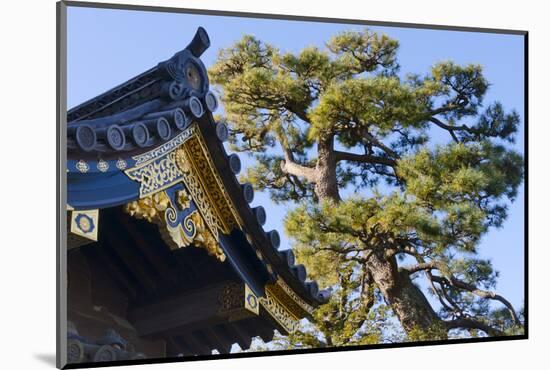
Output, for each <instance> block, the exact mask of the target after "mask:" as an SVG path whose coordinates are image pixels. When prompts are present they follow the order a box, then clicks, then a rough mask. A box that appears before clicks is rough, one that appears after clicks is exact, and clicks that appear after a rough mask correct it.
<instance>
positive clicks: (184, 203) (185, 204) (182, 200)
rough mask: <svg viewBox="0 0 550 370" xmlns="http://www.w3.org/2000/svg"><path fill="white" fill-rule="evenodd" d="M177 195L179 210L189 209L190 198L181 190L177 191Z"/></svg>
mask: <svg viewBox="0 0 550 370" xmlns="http://www.w3.org/2000/svg"><path fill="white" fill-rule="evenodd" d="M176 195H177V201H178V205H179V206H180V207H181V209H185V208H189V205H191V198H190V197H189V194H187V192H186V191H185V190H184V189H182V190H180V191H178V193H177V194H176Z"/></svg>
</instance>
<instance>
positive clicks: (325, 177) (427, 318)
mask: <svg viewBox="0 0 550 370" xmlns="http://www.w3.org/2000/svg"><path fill="white" fill-rule="evenodd" d="M317 152H318V160H317V166H316V173H317V181H316V183H315V194H316V195H317V197H318V198H319V200H325V201H326V200H331V201H333V202H336V203H338V202H339V201H340V200H341V198H340V194H339V191H338V182H337V176H336V164H337V161H336V156H335V153H334V138H333V137H331V138H329V139H326V140H322V141H319V143H318V146H317ZM366 265H367V269H368V271H369V272H370V274H371V276H372V279H373V281H374V284H375V285H376V286H377V287H378V288H379V289H380V291H381V293H382V295H383V296H384V299H385V300H386V302H387V303H388V304H389V305H390V307H391V308H392V310H393V311H394V313H395V314H396V315H397V317H398V318H399V321H400V322H401V325H402V326H403V329H404V330H405V331H406V332H407V334H409V333H411V331H413V330H419V331H420V332H426V333H428V332H430V331H433V330H432V329H434V328H436V327H437V325H439V324H441V323H442V320H441V319H440V318H439V316H438V315H437V314H436V313H435V311H434V310H433V308H432V306H431V305H430V303H429V302H428V300H427V299H426V296H425V295H424V293H423V292H422V291H421V290H420V288H418V287H417V286H416V285H414V284H413V282H412V281H411V279H410V277H409V275H408V274H406V273H404V272H403V273H402V272H400V271H399V268H398V266H397V260H396V259H395V257H394V256H392V257H387V256H384V253H383V251H375V252H374V253H372V254H371V255H370V257H369V259H368V260H367V263H366ZM443 335H446V334H443Z"/></svg>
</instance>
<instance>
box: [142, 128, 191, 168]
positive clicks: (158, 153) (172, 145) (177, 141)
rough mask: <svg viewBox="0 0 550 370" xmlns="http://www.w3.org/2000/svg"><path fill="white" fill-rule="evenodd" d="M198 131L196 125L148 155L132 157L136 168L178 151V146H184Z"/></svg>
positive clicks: (147, 153)
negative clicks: (175, 150)
mask: <svg viewBox="0 0 550 370" xmlns="http://www.w3.org/2000/svg"><path fill="white" fill-rule="evenodd" d="M196 131H197V128H196V127H195V125H192V126H190V127H189V128H188V129H187V130H185V131H183V132H182V133H181V134H179V135H177V136H176V137H174V138H173V139H172V140H170V141H168V142H166V143H164V144H162V145H161V146H159V147H157V148H155V149H153V150H150V151H148V152H146V153H143V154H139V155H136V156H134V157H132V159H133V160H135V161H136V166H138V165H141V164H142V163H145V162H148V161H151V160H153V159H155V158H159V157H162V156H163V155H165V154H166V153H169V152H171V151H173V150H174V149H176V148H177V147H178V146H180V145H181V144H183V143H184V142H185V141H186V140H187V139H189V138H190V137H191V135H193V134H194V133H195V132H196Z"/></svg>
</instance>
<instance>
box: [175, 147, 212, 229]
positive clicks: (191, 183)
mask: <svg viewBox="0 0 550 370" xmlns="http://www.w3.org/2000/svg"><path fill="white" fill-rule="evenodd" d="M175 160H176V164H177V166H178V168H179V169H180V170H181V172H182V175H183V182H184V183H185V185H186V186H187V189H189V192H190V193H191V196H192V198H193V201H194V202H195V205H196V206H197V208H198V209H199V210H200V212H201V214H202V216H203V217H204V220H205V221H206V224H207V225H208V227H209V228H210V231H211V232H212V233H213V234H214V237H215V238H216V239H218V229H221V228H222V224H221V222H220V221H219V218H218V217H217V216H216V214H215V213H214V211H213V207H212V203H211V202H210V200H209V199H208V196H207V193H206V191H205V190H204V188H203V187H202V186H201V182H200V179H199V176H198V174H197V172H196V171H192V170H191V164H190V159H189V156H188V154H187V151H186V150H185V148H183V147H182V148H178V149H177V150H176V151H175Z"/></svg>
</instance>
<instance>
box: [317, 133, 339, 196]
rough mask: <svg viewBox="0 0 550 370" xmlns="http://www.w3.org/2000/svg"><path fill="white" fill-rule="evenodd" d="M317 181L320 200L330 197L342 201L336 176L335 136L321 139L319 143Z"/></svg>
mask: <svg viewBox="0 0 550 370" xmlns="http://www.w3.org/2000/svg"><path fill="white" fill-rule="evenodd" d="M316 173H317V182H316V183H315V194H316V195H317V197H318V198H319V199H320V200H327V199H330V200H332V201H335V202H339V201H340V194H339V192H338V182H337V180H336V179H337V178H336V155H335V154H334V138H333V137H330V138H328V139H325V140H320V141H319V143H318V145H317V166H316Z"/></svg>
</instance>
